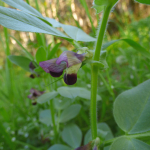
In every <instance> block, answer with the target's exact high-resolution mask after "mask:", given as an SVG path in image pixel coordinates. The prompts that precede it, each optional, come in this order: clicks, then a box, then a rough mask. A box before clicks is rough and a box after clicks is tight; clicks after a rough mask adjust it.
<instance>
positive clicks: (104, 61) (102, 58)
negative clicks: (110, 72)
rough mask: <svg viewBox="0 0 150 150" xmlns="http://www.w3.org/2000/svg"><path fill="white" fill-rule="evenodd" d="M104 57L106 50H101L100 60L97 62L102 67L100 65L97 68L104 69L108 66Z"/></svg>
mask: <svg viewBox="0 0 150 150" xmlns="http://www.w3.org/2000/svg"><path fill="white" fill-rule="evenodd" d="M106 57H107V51H105V50H102V51H101V55H100V60H99V62H100V63H102V64H103V65H104V67H100V68H99V69H101V70H104V69H107V68H108V64H107V61H106Z"/></svg>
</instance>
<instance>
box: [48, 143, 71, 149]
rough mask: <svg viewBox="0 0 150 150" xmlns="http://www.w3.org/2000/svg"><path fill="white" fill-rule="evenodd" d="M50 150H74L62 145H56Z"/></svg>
mask: <svg viewBox="0 0 150 150" xmlns="http://www.w3.org/2000/svg"><path fill="white" fill-rule="evenodd" d="M48 150H72V148H70V147H68V146H65V145H62V144H55V145H53V146H51V147H50V148H49V149H48Z"/></svg>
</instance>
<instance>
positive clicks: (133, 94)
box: [113, 80, 150, 134]
mask: <svg viewBox="0 0 150 150" xmlns="http://www.w3.org/2000/svg"><path fill="white" fill-rule="evenodd" d="M149 87H150V80H147V81H145V82H143V83H142V84H140V85H138V86H137V87H135V88H133V89H130V90H127V91H125V92H123V93H121V94H120V95H119V96H118V97H117V98H116V100H115V102H114V110H113V112H114V117H115V120H116V122H117V124H118V126H119V127H120V128H121V129H122V130H123V131H125V132H127V133H129V134H135V133H142V132H147V131H150V119H149V118H150V109H149V106H150V88H149Z"/></svg>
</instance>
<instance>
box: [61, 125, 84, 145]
mask: <svg viewBox="0 0 150 150" xmlns="http://www.w3.org/2000/svg"><path fill="white" fill-rule="evenodd" d="M62 139H63V140H64V142H66V143H67V144H68V145H70V146H71V147H72V148H77V147H79V146H80V144H81V141H82V132H81V130H80V128H79V127H78V126H77V125H75V124H70V125H68V126H66V127H65V128H64V130H63V131H62Z"/></svg>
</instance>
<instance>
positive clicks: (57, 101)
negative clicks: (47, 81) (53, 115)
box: [54, 98, 71, 110]
mask: <svg viewBox="0 0 150 150" xmlns="http://www.w3.org/2000/svg"><path fill="white" fill-rule="evenodd" d="M70 103H71V101H70V99H67V98H65V99H62V100H61V99H58V98H55V99H54V104H55V108H56V109H58V110H62V109H64V108H66V107H68V106H69V105H70Z"/></svg>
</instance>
